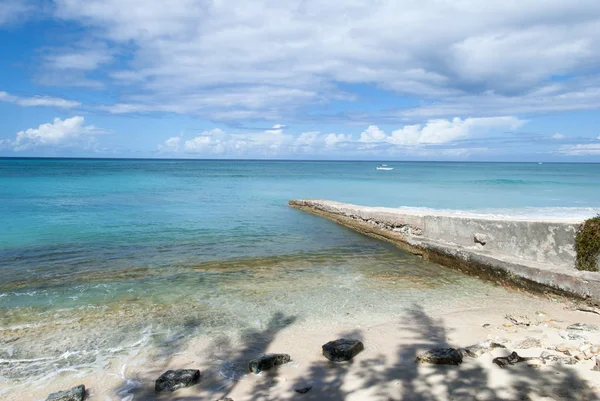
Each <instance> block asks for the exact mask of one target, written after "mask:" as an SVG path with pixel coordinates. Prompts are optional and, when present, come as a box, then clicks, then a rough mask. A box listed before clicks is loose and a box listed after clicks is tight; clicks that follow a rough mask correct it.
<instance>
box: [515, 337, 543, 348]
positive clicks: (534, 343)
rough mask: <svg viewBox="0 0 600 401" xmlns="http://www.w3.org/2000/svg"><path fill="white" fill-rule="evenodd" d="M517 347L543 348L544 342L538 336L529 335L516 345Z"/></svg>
mask: <svg viewBox="0 0 600 401" xmlns="http://www.w3.org/2000/svg"><path fill="white" fill-rule="evenodd" d="M514 347H515V348H516V349H528V348H541V347H542V342H541V341H540V340H538V339H537V338H533V337H527V338H526V339H525V340H523V341H520V342H518V343H516V344H515V345H514Z"/></svg>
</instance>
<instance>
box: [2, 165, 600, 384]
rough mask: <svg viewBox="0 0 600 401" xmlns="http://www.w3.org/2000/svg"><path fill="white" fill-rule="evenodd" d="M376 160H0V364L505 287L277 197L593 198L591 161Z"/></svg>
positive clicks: (575, 208) (425, 201) (477, 201)
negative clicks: (277, 317) (383, 166)
mask: <svg viewBox="0 0 600 401" xmlns="http://www.w3.org/2000/svg"><path fill="white" fill-rule="evenodd" d="M388 164H390V165H391V166H393V167H394V168H395V169H394V170H393V171H376V170H375V165H376V164H374V163H371V162H262V161H261V162H258V161H181V160H176V161H175V160H40V159H21V160H17V159H3V160H0V205H1V207H0V221H1V222H2V223H1V225H2V229H1V230H0V376H5V377H9V378H13V379H14V378H19V377H21V375H22V374H23V372H25V371H27V372H29V374H31V372H38V373H39V374H44V373H47V371H48V370H52V369H56V363H57V361H58V360H60V361H62V362H61V363H63V364H64V365H65V366H71V365H73V366H74V365H76V364H79V363H81V360H80V359H78V358H75V357H74V356H73V355H75V354H69V355H67V357H64V352H65V351H66V350H70V352H79V353H80V354H77V355H84V356H85V358H91V359H90V360H92V361H96V360H98V358H100V356H101V355H103V353H107V352H109V350H112V351H110V352H114V350H115V349H117V350H118V349H120V348H119V347H123V346H124V344H136V342H137V341H139V338H140V336H141V333H147V332H148V330H150V332H152V333H160V335H159V337H160V336H162V337H160V338H162V339H163V340H164V339H165V338H172V336H173V335H175V336H176V337H177V336H182V337H185V336H190V335H197V334H199V333H203V334H208V335H210V334H211V333H213V332H219V331H223V330H224V329H225V328H246V327H260V326H261V325H262V324H264V322H266V321H268V320H269V319H270V317H272V316H273V315H274V314H275V313H279V312H280V313H284V314H285V315H287V316H294V317H295V319H299V320H303V319H304V320H308V319H324V320H331V319H334V320H337V321H341V320H344V319H349V320H352V319H356V318H357V316H362V318H363V319H364V318H366V317H368V318H372V319H376V318H377V317H378V316H386V315H390V314H394V313H397V312H398V311H399V310H400V309H401V308H403V307H405V306H407V305H411V304H421V305H422V304H428V305H431V306H432V307H437V306H438V305H439V307H440V308H442V307H443V306H444V305H445V304H448V303H458V304H465V305H467V304H469V303H475V304H476V303H478V302H486V299H493V298H501V297H502V296H506V294H507V293H506V292H504V290H502V289H500V288H496V287H493V286H492V285H490V284H488V283H484V282H481V281H478V280H476V279H474V278H471V277H465V276H463V275H461V274H459V273H457V272H454V271H450V270H447V269H444V268H442V267H440V266H437V265H434V264H431V263H428V262H425V261H423V260H421V259H419V258H418V257H416V256H412V255H408V254H406V253H403V252H401V251H399V250H397V249H396V248H394V247H392V246H390V245H388V244H384V243H381V242H378V241H375V240H372V239H369V238H365V237H363V236H361V235H359V234H356V233H354V232H352V231H350V230H347V229H345V228H342V227H339V226H337V225H335V224H333V223H331V222H329V221H327V220H324V219H321V218H317V217H314V216H312V215H309V214H305V213H302V212H299V211H297V210H295V209H292V208H290V207H289V206H287V201H288V200H290V199H295V198H323V199H332V200H338V201H343V202H352V203H357V204H365V205H372V206H392V207H398V206H407V207H419V208H423V207H426V208H442V209H455V210H461V211H484V212H490V213H508V214H511V213H512V214H520V215H528V214H531V215H536V216H542V215H566V216H578V217H586V216H591V215H594V214H595V213H596V212H598V211H600V186H599V185H597V183H598V182H600V165H597V164H596V165H594V164H579V165H575V164H543V165H538V164H499V163H388ZM15 338H16V339H15ZM82 352H83V354H81V353H82ZM110 352H109V353H110ZM90 355H91V356H90ZM39 358H47V359H44V361H47V362H40V360H39ZM85 358H84V359H85ZM32 360H33V361H34V362H31V361H32ZM85 360H87V359H85ZM19 361H25V362H19Z"/></svg>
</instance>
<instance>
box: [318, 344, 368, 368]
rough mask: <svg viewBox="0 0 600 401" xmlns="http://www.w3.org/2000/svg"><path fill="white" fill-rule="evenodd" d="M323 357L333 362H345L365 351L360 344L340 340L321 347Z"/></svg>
mask: <svg viewBox="0 0 600 401" xmlns="http://www.w3.org/2000/svg"><path fill="white" fill-rule="evenodd" d="M322 348H323V355H325V358H327V359H329V360H330V361H333V362H345V361H349V360H351V359H352V358H354V357H355V356H356V355H358V353H360V352H361V351H362V350H364V349H365V347H364V345H363V343H362V342H360V341H358V340H350V339H346V338H340V339H338V340H335V341H329V342H328V343H327V344H325V345H323V347H322Z"/></svg>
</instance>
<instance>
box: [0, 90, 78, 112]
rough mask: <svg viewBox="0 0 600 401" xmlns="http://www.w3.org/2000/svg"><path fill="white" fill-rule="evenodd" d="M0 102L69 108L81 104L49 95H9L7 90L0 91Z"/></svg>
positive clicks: (26, 105) (27, 105)
mask: <svg viewBox="0 0 600 401" xmlns="http://www.w3.org/2000/svg"><path fill="white" fill-rule="evenodd" d="M0 102H7V103H13V104H17V105H19V106H25V107H34V106H48V107H59V108H64V109H71V108H74V107H78V106H81V103H79V102H75V101H73V100H66V99H61V98H57V97H49V96H34V97H19V96H14V95H10V94H8V93H7V92H3V91H0Z"/></svg>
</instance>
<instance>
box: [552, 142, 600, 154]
mask: <svg viewBox="0 0 600 401" xmlns="http://www.w3.org/2000/svg"><path fill="white" fill-rule="evenodd" d="M556 153H559V154H563V155H567V156H589V155H600V144H598V143H587V144H578V145H564V146H561V147H560V148H559V149H558V151H557V152H556Z"/></svg>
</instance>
